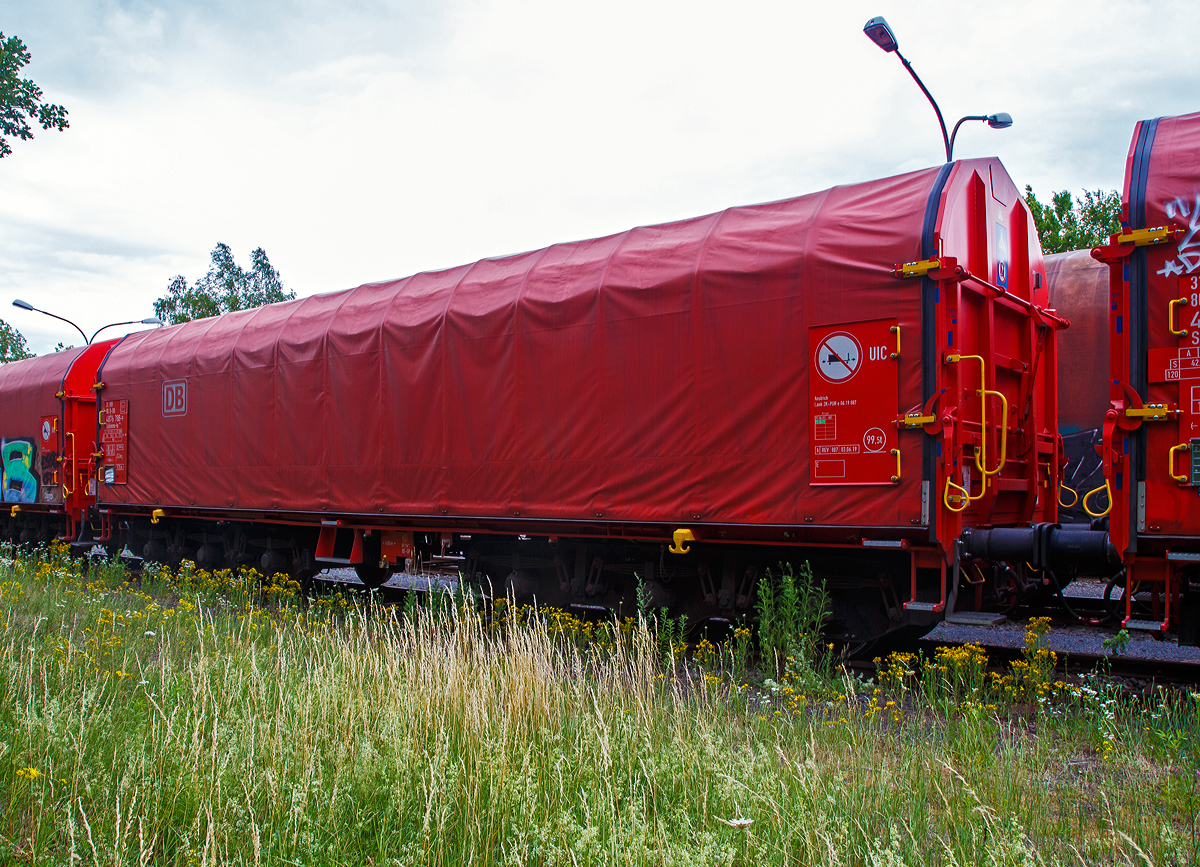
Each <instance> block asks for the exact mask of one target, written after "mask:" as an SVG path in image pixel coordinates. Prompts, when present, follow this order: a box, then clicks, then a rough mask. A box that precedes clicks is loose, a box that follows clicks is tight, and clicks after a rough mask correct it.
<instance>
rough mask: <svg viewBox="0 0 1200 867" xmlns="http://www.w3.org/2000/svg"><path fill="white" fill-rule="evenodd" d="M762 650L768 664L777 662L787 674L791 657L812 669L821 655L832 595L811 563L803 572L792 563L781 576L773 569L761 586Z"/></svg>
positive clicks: (784, 566) (781, 570) (781, 566)
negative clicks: (822, 639) (773, 571)
mask: <svg viewBox="0 0 1200 867" xmlns="http://www.w3.org/2000/svg"><path fill="white" fill-rule="evenodd" d="M755 607H756V608H757V610H758V646H759V653H760V655H761V656H762V659H763V663H764V664H771V663H772V662H773V664H774V668H775V669H776V670H777V671H783V669H784V667H785V664H784V663H785V661H786V660H787V658H788V657H789V656H791V657H795V658H796V659H795V660H794V661H795V662H796V663H797V664H799V665H802V666H812V665H814V664H815V663H816V661H817V659H818V657H819V656H820V655H821V649H822V644H821V624H822V623H824V622H825V618H826V617H828V616H829V614H828V609H829V594H828V593H827V592H826V590H825V582H824V580H822V581H820V582H817V581H816V580H815V579H814V578H813V573H812V568H811V567H810V566H809V565H808V563H807V562H806V563H804V565H802V566H801V567H800V572H799V573H796V572H794V571H793V570H792V564H791V563H781V564H779V575H778V576H775V575H774V574H773V573H772V572H771V570H770V569H768V570H767V574H766V575H765V576H764V577H763V579H762V580H761V581H760V582H759V583H758V598H757V601H756V603H755Z"/></svg>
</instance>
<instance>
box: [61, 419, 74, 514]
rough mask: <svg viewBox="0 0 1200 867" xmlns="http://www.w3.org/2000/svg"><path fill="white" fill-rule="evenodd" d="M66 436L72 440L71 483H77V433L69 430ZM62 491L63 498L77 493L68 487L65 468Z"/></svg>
mask: <svg viewBox="0 0 1200 867" xmlns="http://www.w3.org/2000/svg"><path fill="white" fill-rule="evenodd" d="M64 436H69V437H70V438H71V481H72V482H74V481H75V431H71V430H69V431H67V432H66V433H65V434H64ZM62 489H63V497H64V498H66V497H69V496H71V494H73V493H74V492H75V489H74V488H71V487H68V486H67V468H66V467H63V480H62Z"/></svg>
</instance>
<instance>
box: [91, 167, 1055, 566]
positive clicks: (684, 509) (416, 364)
mask: <svg viewBox="0 0 1200 867" xmlns="http://www.w3.org/2000/svg"><path fill="white" fill-rule="evenodd" d="M937 256H941V257H944V258H946V259H947V262H949V261H950V260H954V259H957V262H958V263H960V270H961V272H962V274H965V275H966V276H965V277H964V276H962V274H959V273H958V272H957V271H954V270H953V269H951V270H950V271H947V272H946V273H944V274H942V275H941V276H939V277H938V278H937V279H932V278H931V277H929V276H926V277H919V276H918V277H917V278H916V279H902V278H901V277H898V276H897V272H896V266H897V265H898V264H900V263H910V262H915V261H918V260H928V259H930V258H931V257H937ZM943 270H945V269H943ZM976 278H977V279H979V280H982V281H984V282H983V284H982V286H981V285H977V284H975V283H972V282H971V280H972V279H976ZM1043 281H1044V275H1043V272H1042V263H1041V254H1040V248H1039V247H1038V244H1037V239H1036V235H1035V234H1034V233H1033V229H1032V225H1031V220H1030V219H1029V217H1028V212H1027V211H1026V210H1025V206H1024V204H1023V202H1022V201H1021V197H1020V196H1019V195H1018V194H1017V190H1016V186H1015V185H1014V184H1013V183H1012V181H1011V180H1010V179H1009V178H1008V175H1007V173H1006V172H1005V171H1004V169H1003V167H1002V166H1001V164H1000V163H999V161H997V160H994V159H985V160H970V161H962V162H958V163H954V164H951V165H947V166H945V167H943V168H933V169H928V170H924V171H918V172H913V173H910V174H906V175H902V176H899V177H894V178H886V179H883V180H879V181H872V182H870V183H864V184H856V185H851V186H843V187H836V188H834V189H831V190H827V191H824V192H821V193H817V194H813V195H807V196H801V197H799V198H794V199H787V200H784V201H779V202H772V203H768V204H763V205H755V206H750V207H741V208H732V209H729V210H726V211H722V212H720V213H717V214H712V215H708V216H705V217H700V218H697V219H693V220H685V221H681V222H678V223H671V224H666V225H660V226H649V227H642V228H637V229H632V230H630V231H628V232H625V233H623V234H620V235H613V236H609V237H606V238H600V239H596V240H589V241H581V242H576V243H569V244H560V245H555V246H552V247H548V248H546V249H543V250H537V251H534V252H530V253H525V254H521V255H517V256H511V257H505V258H500V259H489V260H483V261H480V262H477V263H475V264H473V265H468V266H464V267H461V268H456V269H452V270H449V271H440V272H434V273H424V274H417V275H415V276H412V277H409V278H406V279H403V280H398V281H393V282H386V283H376V284H368V285H365V286H360V287H358V288H356V289H351V290H348V291H345V292H339V293H334V294H329V295H319V296H313V297H309V298H304V299H301V300H297V301H294V302H287V303H283V304H275V305H270V306H268V307H264V308H260V309H258V310H252V311H244V312H239V313H232V314H228V315H225V316H221V317H216V318H212V319H206V320H200V321H197V322H192V323H187V324H183V325H179V326H174V327H169V328H163V329H160V330H156V331H152V332H144V333H139V334H135V335H131V336H130V337H128V338H126V339H125V340H124V341H123V342H122V343H120V344H119V345H118V346H116V347H115V348H114V349H113V351H112V352H111V353H110V354H109V357H108V358H107V360H106V361H105V362H104V365H103V368H102V370H101V373H100V376H101V378H102V379H103V380H104V391H103V400H104V402H105V403H106V405H107V404H108V402H109V401H119V402H121V403H120V404H119V406H122V407H124V408H125V412H126V414H125V415H124V428H123V430H122V432H121V436H122V437H123V438H124V441H125V444H126V447H125V451H124V455H125V458H126V462H125V465H124V467H123V469H122V470H121V471H118V470H117V468H116V467H115V466H114V467H113V468H112V470H111V474H110V468H109V466H108V465H107V463H106V465H105V467H104V468H103V469H102V472H101V477H102V480H103V482H102V484H101V487H100V499H101V501H102V502H103V504H105V506H106V507H107V508H110V509H112V510H113V511H114V512H120V511H126V512H130V513H145V512H148V511H149V510H151V509H157V508H161V509H164V510H166V511H167V514H168V515H170V514H171V510H177V511H178V512H179V513H180V514H184V513H186V514H193V515H198V514H209V515H212V516H214V517H217V516H228V517H234V518H236V517H238V516H239V515H241V516H257V517H256V518H254V519H269V520H290V521H299V522H314V523H315V522H317V521H319V520H322V519H325V520H333V519H334V518H335V517H336V518H346V519H347V520H352V522H354V523H356V524H357V525H359V526H363V525H368V526H369V525H370V524H371V523H372V522H376V523H379V524H381V525H387V522H389V521H390V522H393V525H399V526H403V525H404V522H410V523H412V524H413V525H414V526H415V525H417V524H416V523H415V522H422V523H420V524H419V525H420V526H425V527H430V528H434V527H442V528H444V529H452V528H458V529H464V528H467V527H474V528H481V527H484V528H489V529H492V530H494V531H496V532H503V531H504V528H506V527H508V528H520V527H528V526H532V525H538V526H545V527H552V526H554V525H556V524H561V525H563V526H564V527H567V528H572V529H573V531H574V532H577V533H579V534H587V533H604V532H608V531H606V530H605V529H604V528H605V527H612V526H613V525H619V526H620V527H622V528H623V529H622V530H621V532H622V533H625V534H627V535H630V536H639V535H640V536H643V537H645V536H651V537H654V536H657V535H662V534H664V533H665V537H666V538H668V539H669V538H670V537H671V532H670V528H673V527H678V526H687V527H691V528H693V529H694V530H695V533H696V536H697V538H709V539H712V540H727V541H731V542H732V541H738V540H739V539H740V540H748V539H764V538H765V539H773V540H793V541H805V540H807V541H819V540H822V539H824V540H826V541H829V542H833V543H836V544H860V543H862V542H865V541H867V540H868V539H888V540H893V541H895V543H896V544H900V542H901V541H902V540H908V541H911V542H914V543H922V544H929V542H930V541H931V539H932V538H933V537H936V538H937V539H939V540H941V541H942V542H944V543H945V544H949V543H948V542H946V541H945V540H948V539H952V538H953V537H954V536H955V535H957V532H958V531H959V529H960V527H961V525H962V522H963V521H964V520H968V521H980V522H986V523H992V524H1000V523H1004V522H1021V521H1026V522H1027V521H1030V520H1052V519H1053V516H1054V508H1055V507H1054V498H1053V494H1050V495H1049V497H1048V496H1047V495H1046V493H1045V492H1046V491H1047V490H1049V491H1051V492H1052V491H1053V490H1055V489H1056V487H1057V475H1056V474H1057V467H1058V455H1057V453H1056V451H1055V434H1056V430H1057V422H1056V417H1055V412H1056V410H1055V390H1054V377H1053V372H1054V364H1055V359H1054V346H1055V344H1054V328H1053V327H1052V325H1051V324H1048V321H1047V320H1044V319H1042V318H1040V317H1039V314H1038V313H1036V312H1035V311H1036V309H1037V308H1041V307H1044V306H1045V305H1046V303H1047V298H1046V289H1045V286H1044V282H1043ZM989 286H990V287H991V288H990V289H989V288H984V287H989ZM1002 296H1004V297H1002ZM951 356H954V360H953V361H951V360H948V359H949V358H950V357H951ZM960 356H961V358H962V360H961V361H960V360H959V357H960ZM976 358H977V359H978V360H976ZM981 374H982V376H983V381H982V382H981V381H980V376H981ZM931 399H932V400H933V401H934V402H933V404H932V411H933V412H934V415H935V421H934V422H933V423H929V424H925V425H923V426H922V425H917V426H915V427H914V426H911V425H905V424H904V423H902V421H901V417H902V416H904V415H906V414H907V413H909V412H910V411H913V412H916V413H917V414H918V415H919V413H920V412H921V411H923V409H924V408H926V407H929V406H930V401H931ZM1005 405H1006V406H1007V407H1008V409H1007V411H1006V410H1005V409H1004V406H1005ZM1005 426H1006V427H1005ZM985 451H986V453H987V461H986V464H985V463H984V461H983V459H982V453H983V452H985ZM977 455H979V456H980V460H979V461H978V464H979V466H980V467H981V468H982V469H981V471H979V472H975V473H974V475H972V473H971V471H969V470H967V469H966V468H967V466H968V465H970V466H974V465H975V464H976V456H977ZM110 479H111V481H110ZM948 481H949V482H950V483H951V484H950V485H947V482H948ZM958 491H964V492H965V495H964V496H965V499H962V500H960V499H958V497H959V494H958ZM706 533H707V534H708V535H707V537H706V536H705V534H706ZM756 534H757V535H756Z"/></svg>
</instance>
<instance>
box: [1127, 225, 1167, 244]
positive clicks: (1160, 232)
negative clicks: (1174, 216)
mask: <svg viewBox="0 0 1200 867" xmlns="http://www.w3.org/2000/svg"><path fill="white" fill-rule="evenodd" d="M1176 231H1177V230H1176V229H1172V228H1171V227H1169V226H1156V227H1155V228H1153V229H1126V230H1125V231H1124V232H1122V233H1121V234H1120V235H1117V243H1118V244H1133V246H1135V247H1146V246H1149V245H1150V244H1165V243H1166V242H1167V241H1170V240H1171V239H1172V238H1174V237H1175V232H1176Z"/></svg>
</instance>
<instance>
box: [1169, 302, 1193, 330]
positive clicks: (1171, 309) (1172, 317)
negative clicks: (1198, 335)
mask: <svg viewBox="0 0 1200 867" xmlns="http://www.w3.org/2000/svg"><path fill="white" fill-rule="evenodd" d="M1187 303H1188V300H1187V299H1186V298H1176V299H1175V300H1174V301H1170V302H1168V303H1167V329H1168V330H1169V331H1170V332H1171V333H1172V334H1174V335H1175V336H1176V337H1182V336H1183V335H1185V334H1187V329H1186V328H1180V329H1178V330H1176V329H1175V305H1176V304H1182V305H1183V306H1184V307H1187Z"/></svg>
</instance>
